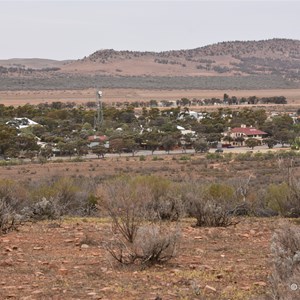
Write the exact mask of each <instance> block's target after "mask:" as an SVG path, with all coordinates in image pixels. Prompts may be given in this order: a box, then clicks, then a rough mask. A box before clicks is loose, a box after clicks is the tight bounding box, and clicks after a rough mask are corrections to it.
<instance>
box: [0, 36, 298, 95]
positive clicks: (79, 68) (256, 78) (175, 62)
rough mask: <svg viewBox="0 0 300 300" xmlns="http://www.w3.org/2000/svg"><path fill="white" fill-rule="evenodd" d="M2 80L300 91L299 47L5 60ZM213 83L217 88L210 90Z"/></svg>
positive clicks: (51, 85)
mask: <svg viewBox="0 0 300 300" xmlns="http://www.w3.org/2000/svg"><path fill="white" fill-rule="evenodd" d="M158 78H162V79H163V80H162V81H161V80H159V79H158ZM180 78H183V79H182V80H181V79H180ZM0 79H1V82H0V89H1V90H3V89H26V88H28V89H43V88H48V89H68V88H70V89H71V88H88V87H93V86H94V85H96V86H99V85H100V86H103V84H104V85H105V87H106V86H109V85H111V86H109V87H137V88H156V87H157V88H185V87H187V88H200V89H202V88H224V82H225V86H227V85H228V84H229V85H228V88H237V89H239V88H241V89H244V88H248V89H251V88H255V85H258V86H257V87H256V88H276V87H278V88H296V87H300V41H299V40H290V39H271V40H262V41H233V42H222V43H217V44H212V45H208V46H205V47H199V48H196V49H190V50H172V51H164V52H138V51H115V50H113V49H106V50H99V51H96V52H94V53H93V54H91V55H89V56H87V57H84V58H82V59H78V60H66V61H55V60H47V59H10V60H0ZM138 79H139V80H138ZM197 79H199V84H198V85H197ZM41 80H43V81H41ZM247 80H248V81H249V80H250V85H249V83H248V85H247ZM209 81H212V86H210V85H209V84H207V82H209ZM151 82H152V85H151ZM222 82H223V84H222ZM158 83H159V85H158V86H156V84H158ZM164 83H165V85H164Z"/></svg>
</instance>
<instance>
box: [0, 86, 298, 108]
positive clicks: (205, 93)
mask: <svg viewBox="0 0 300 300" xmlns="http://www.w3.org/2000/svg"><path fill="white" fill-rule="evenodd" d="M224 93H227V94H229V95H230V96H237V97H249V96H257V97H268V96H269V97H271V96H285V97H286V98H287V100H288V104H290V105H300V89H279V90H224V91H223V90H143V89H105V90H103V101H104V102H107V103H111V102H117V101H119V102H122V101H149V100H151V99H155V100H178V99H181V98H184V97H186V98H189V99H193V98H196V99H202V98H212V97H216V98H220V99H222V98H223V95H224ZM95 99H96V90H94V89H87V90H61V91H60V90H57V91H47V90H44V91H43V90H41V91H0V104H4V105H14V106H17V105H24V104H26V103H30V104H39V103H45V102H48V103H51V102H54V101H62V102H65V101H73V102H76V103H85V102H88V101H95Z"/></svg>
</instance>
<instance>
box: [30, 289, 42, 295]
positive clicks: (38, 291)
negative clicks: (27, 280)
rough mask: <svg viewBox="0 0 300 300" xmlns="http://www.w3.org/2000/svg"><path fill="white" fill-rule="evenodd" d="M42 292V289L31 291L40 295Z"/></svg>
mask: <svg viewBox="0 0 300 300" xmlns="http://www.w3.org/2000/svg"><path fill="white" fill-rule="evenodd" d="M42 293H43V291H42V290H36V291H33V292H31V294H33V295H40V294H42Z"/></svg>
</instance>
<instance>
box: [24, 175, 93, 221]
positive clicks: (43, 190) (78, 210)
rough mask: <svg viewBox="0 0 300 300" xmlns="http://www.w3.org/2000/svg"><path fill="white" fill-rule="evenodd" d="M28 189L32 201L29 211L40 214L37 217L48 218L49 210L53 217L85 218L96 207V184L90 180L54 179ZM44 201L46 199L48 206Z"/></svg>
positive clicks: (34, 184) (33, 184) (38, 183)
mask: <svg viewBox="0 0 300 300" xmlns="http://www.w3.org/2000/svg"><path fill="white" fill-rule="evenodd" d="M28 189H29V190H30V194H31V199H32V203H31V205H30V207H29V209H31V210H32V212H33V213H34V211H39V212H40V213H35V214H36V216H38V215H39V214H40V215H41V216H42V215H44V216H46V215H47V211H48V212H49V210H52V212H53V213H51V214H50V215H51V216H54V215H57V214H59V215H80V216H85V215H88V214H91V213H92V211H93V210H95V207H96V206H95V204H96V203H95V201H96V199H94V198H93V197H92V193H93V191H94V190H95V184H94V182H93V181H92V180H90V179H88V178H71V177H53V178H50V179H49V180H48V181H40V182H34V183H32V185H31V186H29V187H28ZM43 199H46V201H47V204H46V202H45V200H43ZM50 207H51V208H50ZM54 210H55V212H54ZM43 211H44V212H45V214H44V213H43ZM50 215H49V216H50ZM51 218H52V217H51Z"/></svg>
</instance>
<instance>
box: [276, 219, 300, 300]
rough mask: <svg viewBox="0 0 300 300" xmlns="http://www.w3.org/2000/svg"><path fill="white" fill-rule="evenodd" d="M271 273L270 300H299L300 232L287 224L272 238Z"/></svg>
mask: <svg viewBox="0 0 300 300" xmlns="http://www.w3.org/2000/svg"><path fill="white" fill-rule="evenodd" d="M271 252H272V259H273V261H272V262H273V271H272V274H271V276H270V281H271V287H272V289H271V295H272V299H274V300H275V299H276V300H294V299H300V231H299V226H295V225H293V226H291V225H290V224H289V223H286V224H285V225H283V226H282V227H281V228H280V229H279V230H277V231H276V232H275V233H274V235H273V238H272V244H271Z"/></svg>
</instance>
